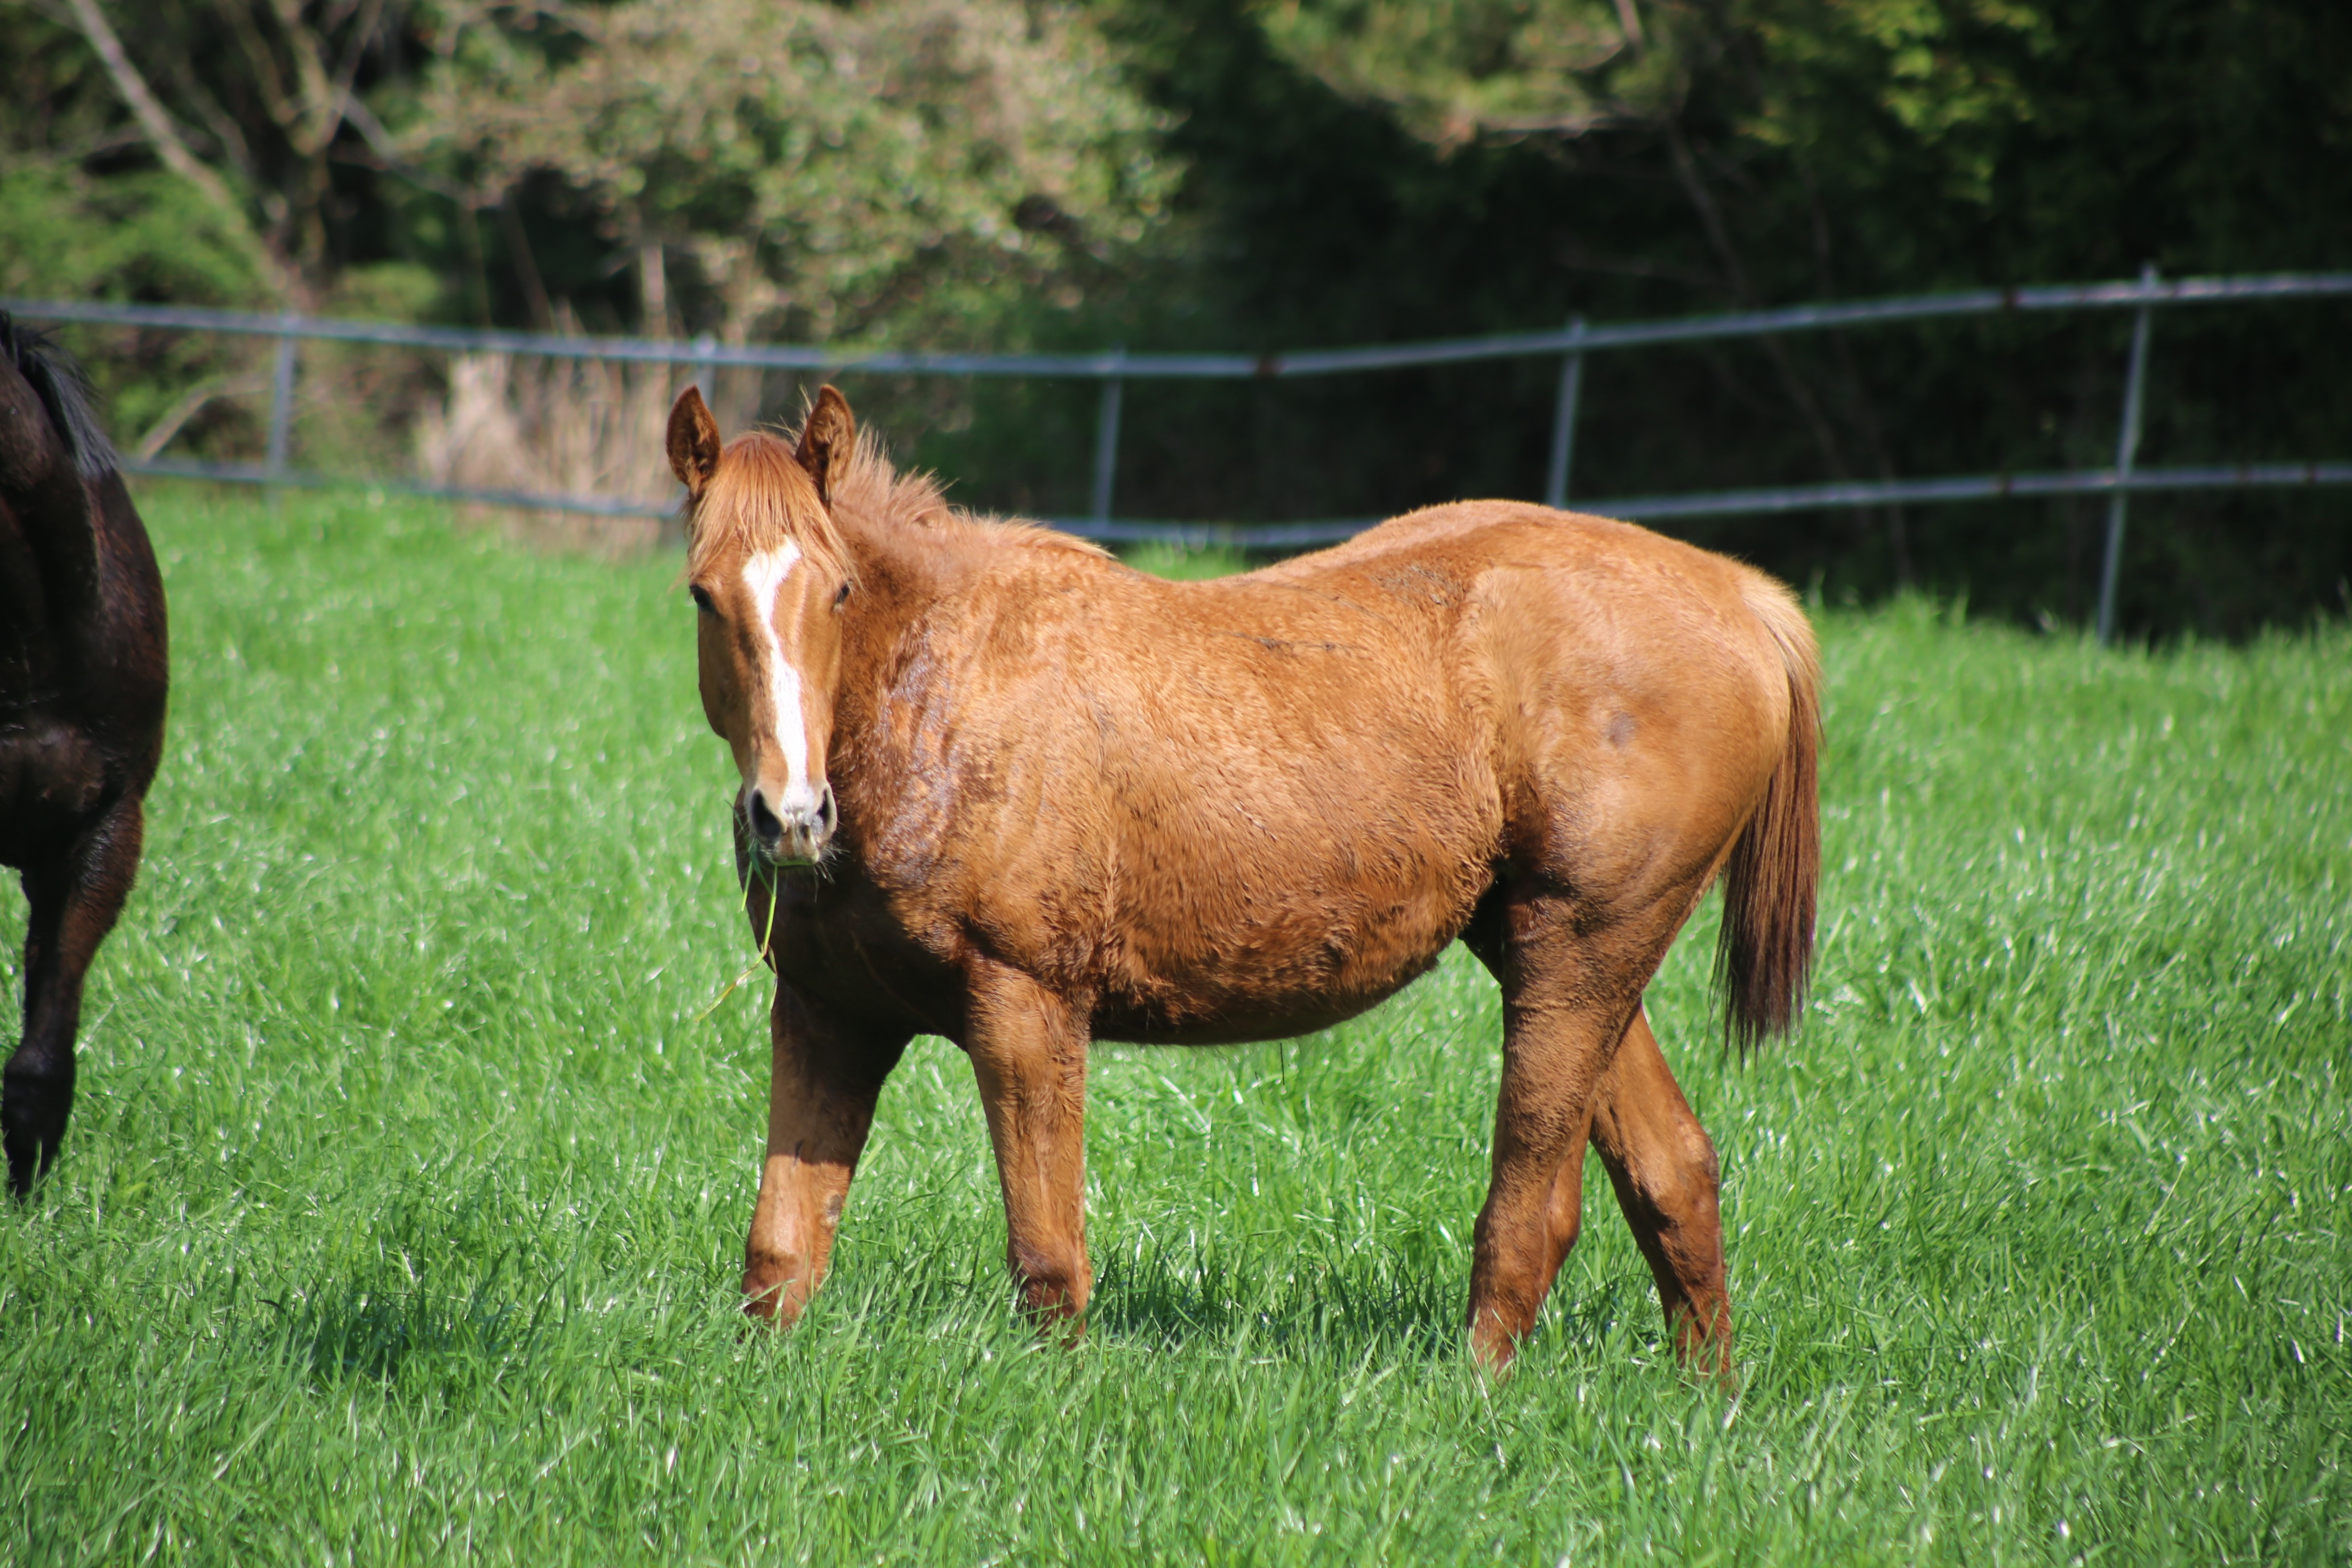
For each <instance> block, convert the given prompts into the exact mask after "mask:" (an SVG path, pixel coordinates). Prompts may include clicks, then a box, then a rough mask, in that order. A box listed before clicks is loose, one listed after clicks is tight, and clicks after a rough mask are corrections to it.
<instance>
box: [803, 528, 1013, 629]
mask: <svg viewBox="0 0 2352 1568" xmlns="http://www.w3.org/2000/svg"><path fill="white" fill-rule="evenodd" d="M842 537H843V539H844V541H845V542H846V543H847V544H848V546H849V553H850V556H851V558H852V559H853V560H854V561H855V562H856V567H857V576H858V583H859V589H858V592H859V595H860V597H861V598H863V599H864V600H865V603H864V604H863V605H860V606H859V611H858V617H859V622H860V626H861V628H862V629H863V630H864V631H865V633H866V635H865V636H862V637H859V638H857V639H856V640H857V641H858V642H859V643H860V644H861V645H871V647H872V649H873V653H874V656H875V657H887V655H886V653H885V650H886V649H887V647H890V646H892V645H894V644H895V643H896V642H897V641H898V637H899V635H900V634H901V633H902V632H903V631H904V630H905V629H906V627H907V626H908V625H909V624H911V623H912V622H914V621H916V620H918V619H919V618H921V617H922V616H923V615H924V614H925V613H927V612H928V611H929V610H930V609H931V608H932V606H934V605H938V604H940V602H941V601H942V600H946V599H950V598H953V597H955V596H956V595H960V594H961V593H963V592H965V591H967V590H968V589H969V588H970V586H971V584H973V583H974V582H976V581H977V580H978V579H979V578H980V576H981V575H982V574H983V573H984V572H986V571H987V570H988V568H989V566H990V565H991V564H992V563H999V562H1001V559H1002V557H1001V556H1000V555H999V554H998V549H999V548H1000V547H998V546H994V545H992V544H991V543H990V542H988V541H987V538H986V536H985V535H984V534H982V533H980V532H979V531H977V530H972V529H967V528H964V527H961V526H956V525H950V526H946V527H922V526H908V525H903V524H892V523H889V522H887V521H866V520H865V519H844V520H843V525H842Z"/></svg>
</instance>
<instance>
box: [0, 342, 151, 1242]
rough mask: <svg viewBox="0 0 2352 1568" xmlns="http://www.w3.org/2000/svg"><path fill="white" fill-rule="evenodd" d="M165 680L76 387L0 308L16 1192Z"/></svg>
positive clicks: (124, 517)
mask: <svg viewBox="0 0 2352 1568" xmlns="http://www.w3.org/2000/svg"><path fill="white" fill-rule="evenodd" d="M166 677H167V663H166V655H165V648H164V631H163V578H162V577H161V576H160V575H159V574H157V573H156V570H155V554H154V552H153V551H152V550H151V549H149V548H148V544H147V531H146V529H145V528H143V527H142V525H141V523H140V521H139V513H138V512H137V510H134V509H133V508H132V507H131V494H130V492H129V491H128V490H126V489H124V488H123V485H122V476H121V474H120V473H119V472H117V471H116V469H115V464H114V454H113V451H112V450H111V448H110V447H108V445H107V442H106V437H105V436H104V435H103V434H101V433H100V430H99V428H98V426H97V423H96V422H95V421H94V420H93V419H92V417H91V416H90V411H89V396H88V388H87V387H85V386H84V384H82V381H81V378H80V376H79V374H77V373H76V372H75V370H74V369H73V367H72V366H71V365H70V364H69V363H68V362H67V361H66V360H65V359H64V358H63V356H61V355H59V354H58V353H57V352H56V351H55V350H53V349H51V348H49V347H48V346H47V343H46V342H43V340H42V339H41V338H40V337H38V336H37V335H36V334H34V333H31V332H26V331H22V330H21V329H19V328H17V327H16V325H15V324H14V323H12V322H11V321H9V320H8V318H7V317H6V316H5V315H0V865H7V866H13V867H15V868H16V869H17V870H18V871H19V872H20V873H22V875H23V878H24V882H25V898H26V903H27V904H28V905H30V910H29V916H28V919H27V921H26V931H25V1032H24V1035H23V1037H21V1038H19V1039H18V1041H17V1042H16V1051H15V1053H14V1054H12V1055H11V1056H10V1057H9V1058H8V1066H7V1070H6V1073H5V1078H0V1141H5V1145H6V1148H7V1154H8V1188H9V1191H10V1192H12V1193H14V1194H16V1196H18V1197H20V1198H21V1197H23V1196H25V1195H26V1194H27V1193H28V1192H30V1191H31V1190H32V1185H33V1180H34V1178H35V1177H36V1176H37V1175H39V1174H40V1173H42V1172H44V1171H46V1170H47V1169H48V1167H49V1163H50V1162H51V1161H53V1160H55V1159H56V1158H57V1153H58V1143H59V1142H61V1141H62V1140H63V1139H64V1137H65V1131H66V1117H67V1115H68V1113H69V1112H70V1111H71V1110H73V1089H74V1035H75V1032H76V1031H77V1030H78V1029H79V1026H80V1023H81V987H82V977H83V976H84V974H86V973H88V972H89V963H90V959H91V958H92V957H93V956H95V955H96V953H97V952H98V944H99V943H100V942H102V941H104V940H105V938H106V933H107V932H108V931H111V930H112V929H113V927H114V919H115V916H116V915H118V914H120V913H121V910H122V900H124V899H125V898H126V897H128V896H129V894H130V892H131V879H132V878H133V877H135V876H137V875H138V871H139V847H140V843H141V840H142V837H143V835H144V830H145V829H144V823H145V818H144V816H142V810H141V805H140V802H141V801H142V799H143V798H144V797H145V795H146V793H147V785H148V784H149V783H150V782H151V781H152V779H153V778H154V776H155V766H156V763H158V762H159V761H160V760H161V759H162V757H163V698H164V688H165V685H166Z"/></svg>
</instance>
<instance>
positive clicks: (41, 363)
mask: <svg viewBox="0 0 2352 1568" xmlns="http://www.w3.org/2000/svg"><path fill="white" fill-rule="evenodd" d="M0 354H5V355H6V356H7V360H8V363H10V364H11V365H13V366H15V367H16V374H19V375H21V376H23V377H24V378H25V380H26V382H27V383H28V384H30V385H31V386H32V388H33V394H34V395H35V396H37V397H38V398H39V399H40V400H41V406H42V407H43V408H44V409H46V410H47V412H48V416H49V423H50V424H51V425H52V426H55V427H56V429H57V432H58V437H60V438H62V439H63V440H64V442H65V444H66V450H67V451H68V452H70V453H71V454H73V462H74V467H75V468H77V469H79V471H80V473H81V475H82V477H83V478H84V479H98V478H100V477H101V476H102V475H105V474H108V473H110V472H111V471H113V470H114V469H115V468H118V467H120V466H121V459H120V458H117V457H116V456H115V452H114V443H113V442H111V441H109V440H108V439H107V438H106V429H105V427H104V426H101V425H100V424H99V422H98V412H97V404H98V395H97V393H96V392H94V391H92V390H91V388H90V384H89V376H87V375H85V374H82V368H81V366H79V365H78V364H76V363H74V361H73V357H72V356H71V355H70V354H68V353H66V352H65V350H63V349H61V348H59V347H58V345H57V344H56V343H55V342H51V341H50V339H49V335H48V334H47V332H41V331H34V330H33V329H32V328H30V327H26V326H20V325H19V324H17V322H16V321H15V320H13V319H12V318H11V317H10V316H9V314H8V312H6V311H5V310H0Z"/></svg>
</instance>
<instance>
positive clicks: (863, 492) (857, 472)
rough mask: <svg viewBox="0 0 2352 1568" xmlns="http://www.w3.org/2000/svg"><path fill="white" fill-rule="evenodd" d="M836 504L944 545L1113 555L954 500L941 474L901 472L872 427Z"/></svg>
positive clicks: (861, 436) (838, 482) (862, 436)
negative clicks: (927, 535) (969, 508)
mask: <svg viewBox="0 0 2352 1568" xmlns="http://www.w3.org/2000/svg"><path fill="white" fill-rule="evenodd" d="M833 504H834V506H835V509H836V510H846V511H847V512H849V513H850V514H851V515H852V516H853V517H855V518H856V520H857V521H859V522H861V523H866V524H869V525H874V526H880V527H886V528H919V529H925V530H929V531H932V532H933V533H935V534H936V535H938V536H939V539H940V542H941V543H943V544H966V545H977V546H981V547H983V548H990V549H1032V550H1067V551H1071V552H1076V553H1077V554H1081V555H1093V556H1105V555H1108V553H1109V552H1108V551H1106V550H1104V549H1103V548H1102V547H1101V546H1100V545H1098V544H1094V543H1091V542H1088V541H1087V540H1083V539H1078V538H1075V537H1073V536H1072V535H1070V534H1066V533H1063V532H1060V531H1056V530H1055V529H1051V528H1047V527H1045V525H1043V524H1042V523H1034V522H1008V521H1004V520H1003V519H1001V518H998V517H994V516H989V515H982V514H978V513H973V512H970V511H966V510H964V509H963V508H961V507H960V506H952V505H950V504H949V501H948V499H947V495H946V493H945V492H944V491H943V490H941V489H940V481H939V479H938V477H937V476H936V475H933V474H930V473H928V472H925V471H923V470H921V469H915V470H911V471H905V470H901V469H900V468H898V466H897V465H895V464H893V463H892V462H891V461H890V453H889V449H888V448H887V447H885V446H884V445H883V444H882V442H881V441H880V440H879V439H878V438H877V437H875V436H873V435H872V434H870V433H868V432H866V431H860V432H858V436H857V446H856V449H855V450H854V451H853V452H852V453H851V454H850V458H849V465H848V468H847V471H845V473H843V474H842V475H841V476H840V478H838V479H835V481H834V486H833Z"/></svg>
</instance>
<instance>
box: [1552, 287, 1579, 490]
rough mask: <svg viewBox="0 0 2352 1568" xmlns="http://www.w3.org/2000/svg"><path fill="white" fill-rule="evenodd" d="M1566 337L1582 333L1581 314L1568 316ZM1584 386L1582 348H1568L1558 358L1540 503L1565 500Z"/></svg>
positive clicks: (1576, 337)
mask: <svg viewBox="0 0 2352 1568" xmlns="http://www.w3.org/2000/svg"><path fill="white" fill-rule="evenodd" d="M1568 335H1569V338H1570V341H1571V342H1572V341H1574V340H1576V339H1579V338H1581V337H1583V336H1584V318H1583V317H1582V316H1570V318H1569V319H1568ZM1583 390H1584V351H1583V350H1582V349H1570V351H1569V353H1568V356H1567V357H1566V358H1564V359H1562V360H1561V361H1560V362H1559V403H1558V405H1555V406H1554V408H1553V409H1552V416H1551V463H1550V465H1549V467H1548V468H1546V469H1545V470H1544V494H1543V499H1544V505H1546V506H1549V507H1563V506H1566V505H1567V504H1568V463H1569V458H1570V457H1571V456H1573V455H1574V453H1575V451H1576V400H1577V398H1578V396H1579V395H1580V394H1581V393H1582V392H1583Z"/></svg>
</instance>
